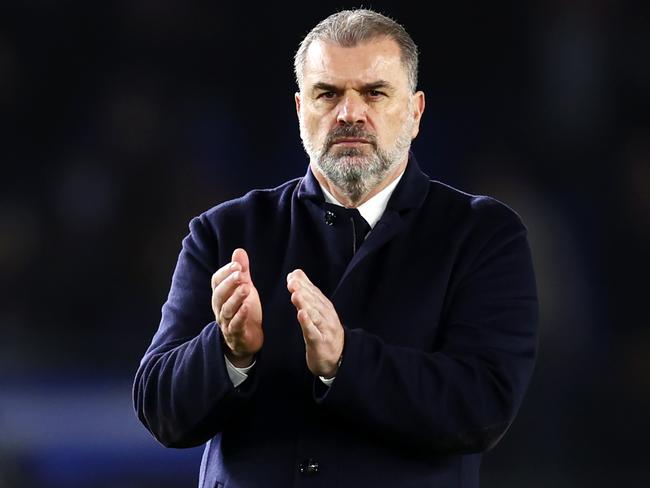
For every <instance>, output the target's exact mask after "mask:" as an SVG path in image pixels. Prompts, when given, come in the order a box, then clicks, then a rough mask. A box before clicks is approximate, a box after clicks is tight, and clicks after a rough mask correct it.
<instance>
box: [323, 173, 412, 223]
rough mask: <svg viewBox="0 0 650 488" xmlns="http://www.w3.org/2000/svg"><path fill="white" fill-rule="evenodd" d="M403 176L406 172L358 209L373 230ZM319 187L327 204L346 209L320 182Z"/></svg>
mask: <svg viewBox="0 0 650 488" xmlns="http://www.w3.org/2000/svg"><path fill="white" fill-rule="evenodd" d="M403 175H404V171H402V172H401V173H400V174H399V176H398V177H397V178H395V179H394V180H393V181H391V182H390V184H389V185H388V186H387V187H386V188H384V189H383V190H381V191H380V192H379V193H377V194H376V195H375V196H373V197H372V198H370V199H369V200H367V201H365V202H363V203H362V204H361V205H359V206H358V207H357V210H359V213H360V214H361V216H362V217H363V218H364V219H365V220H366V222H368V224H369V225H370V227H371V228H374V227H375V224H376V223H377V222H378V221H379V219H380V218H381V216H382V215H383V213H384V210H386V205H387V204H388V200H389V199H390V197H391V195H392V194H393V190H395V187H396V186H397V184H398V183H399V181H400V180H401V179H402V176H403ZM318 185H319V186H320V189H321V190H322V191H323V196H324V197H325V201H326V202H327V203H333V204H334V205H338V206H339V207H344V205H343V204H342V203H341V202H339V201H338V200H337V199H336V198H335V197H334V195H332V194H331V193H330V192H329V191H327V189H326V188H325V187H324V186H323V185H321V184H320V182H319V183H318Z"/></svg>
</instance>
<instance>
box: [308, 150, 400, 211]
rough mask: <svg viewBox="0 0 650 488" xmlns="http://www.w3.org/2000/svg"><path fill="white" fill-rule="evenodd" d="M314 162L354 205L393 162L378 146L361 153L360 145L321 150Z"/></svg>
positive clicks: (381, 178)
mask: <svg viewBox="0 0 650 488" xmlns="http://www.w3.org/2000/svg"><path fill="white" fill-rule="evenodd" d="M316 166H318V168H319V169H320V170H321V171H322V172H323V174H324V175H325V176H326V177H327V179H328V180H329V181H331V182H332V184H333V185H334V186H336V187H337V188H338V189H339V190H341V192H343V193H344V194H345V195H346V196H347V197H348V198H349V199H350V201H351V203H352V204H353V205H356V204H357V203H358V202H359V201H361V199H362V198H363V197H364V196H365V195H367V194H368V193H369V192H370V191H372V190H373V189H374V188H376V187H377V185H378V184H379V183H380V182H381V181H383V179H384V178H385V177H386V175H387V174H388V172H389V171H390V170H391V169H392V168H393V167H394V166H395V164H394V161H392V160H391V159H390V158H389V157H388V155H387V154H386V153H384V152H383V151H381V150H379V149H375V150H374V151H373V153H372V154H364V151H363V150H362V149H358V148H354V147H351V148H346V149H344V150H342V151H337V152H336V154H333V153H332V152H331V151H327V152H324V153H321V154H320V156H319V157H318V158H317V159H316Z"/></svg>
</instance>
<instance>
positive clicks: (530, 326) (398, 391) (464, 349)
mask: <svg viewBox="0 0 650 488" xmlns="http://www.w3.org/2000/svg"><path fill="white" fill-rule="evenodd" d="M491 202H492V203H487V204H485V205H484V207H485V208H481V213H482V215H481V219H480V225H478V227H479V228H478V229H476V231H475V232H473V234H472V233H470V235H468V236H467V239H468V244H467V245H466V246H465V247H466V248H467V250H468V252H467V254H468V257H465V258H463V262H462V263H457V266H456V267H457V268H459V269H462V270H461V271H458V273H460V275H461V276H460V278H459V279H457V280H456V283H455V284H454V285H453V287H450V289H449V290H448V296H447V297H446V298H445V303H446V306H445V310H444V316H443V317H442V321H441V323H440V324H439V325H438V327H439V334H440V335H439V341H438V342H437V345H436V347H435V349H434V350H431V351H423V350H420V349H414V348H407V347H402V346H395V345H391V344H388V343H386V342H385V341H383V340H382V339H381V338H380V337H378V336H376V335H373V334H371V333H369V332H367V331H365V330H364V329H362V328H359V327H356V328H355V324H347V325H348V327H349V328H346V331H345V346H344V351H343V358H342V363H341V367H340V369H339V371H338V373H337V376H336V379H335V381H334V383H333V384H332V386H331V387H330V388H329V389H328V388H327V387H325V386H324V385H322V384H320V382H318V381H316V382H315V383H314V394H315V400H316V401H317V402H318V403H319V404H320V405H321V407H322V408H324V409H327V410H328V411H330V412H332V413H334V414H336V415H338V416H339V417H340V418H342V419H343V420H347V421H350V422H353V423H354V425H355V426H361V428H365V429H367V431H368V432H374V433H376V435H380V436H381V437H382V438H384V439H386V438H390V439H392V440H393V441H395V442H401V443H402V444H403V445H404V446H405V447H413V448H417V449H419V450H421V449H425V450H428V451H431V452H435V453H444V454H461V453H475V452H481V451H485V450H487V449H489V448H491V447H492V446H493V445H494V444H496V442H497V441H498V440H499V439H500V438H501V436H502V435H503V434H504V433H505V431H506V429H507V428H508V427H509V425H510V423H511V422H512V420H513V419H514V417H515V414H516V412H517V410H518V408H519V405H520V403H521V401H522V398H523V396H524V392H525V390H526V388H527V384H528V382H529V379H530V376H531V374H532V370H533V366H534V361H535V355H536V346H537V316H538V304H537V292H536V285H535V279H534V273H533V267H532V259H531V254H530V249H529V245H528V241H527V237H526V229H525V227H524V226H523V224H522V223H521V221H520V220H519V218H518V216H516V214H514V213H513V212H512V211H511V210H509V209H507V208H506V207H504V206H503V205H501V204H499V203H496V202H495V201H493V200H491ZM404 320H405V321H408V320H409V317H408V313H406V314H404ZM396 326H399V324H396ZM431 326H433V324H428V323H418V324H408V323H407V324H403V327H405V328H408V327H431Z"/></svg>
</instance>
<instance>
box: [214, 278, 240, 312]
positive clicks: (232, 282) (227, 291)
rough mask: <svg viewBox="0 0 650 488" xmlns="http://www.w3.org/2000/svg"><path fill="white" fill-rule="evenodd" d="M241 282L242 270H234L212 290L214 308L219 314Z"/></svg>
mask: <svg viewBox="0 0 650 488" xmlns="http://www.w3.org/2000/svg"><path fill="white" fill-rule="evenodd" d="M241 282H242V278H241V271H233V272H232V273H230V275H228V276H227V279H224V280H223V281H222V282H221V283H219V284H218V285H217V287H216V288H215V289H214V290H213V291H212V309H213V310H214V313H215V314H216V315H217V316H219V315H220V314H221V307H222V306H223V304H224V303H225V302H226V300H228V299H229V298H230V297H231V296H232V294H233V292H234V291H235V289H236V288H237V286H238V285H240V284H241Z"/></svg>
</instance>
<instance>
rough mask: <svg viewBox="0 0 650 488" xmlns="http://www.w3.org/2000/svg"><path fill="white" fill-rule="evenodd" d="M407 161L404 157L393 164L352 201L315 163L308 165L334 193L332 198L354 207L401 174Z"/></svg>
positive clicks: (323, 184) (329, 190)
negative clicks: (395, 164)
mask: <svg viewBox="0 0 650 488" xmlns="http://www.w3.org/2000/svg"><path fill="white" fill-rule="evenodd" d="M407 163H408V157H406V158H405V159H404V161H402V162H401V163H400V164H398V165H397V166H395V168H393V170H391V171H390V172H389V173H388V174H387V175H386V177H385V178H384V179H383V180H381V181H380V182H379V184H378V185H376V186H375V187H374V188H371V189H370V190H369V191H368V192H367V193H366V194H365V195H363V196H362V197H361V199H359V200H358V201H353V200H351V199H350V197H349V196H348V194H347V193H345V192H343V191H342V190H341V189H340V188H339V187H338V186H336V185H334V183H332V182H331V181H330V180H328V179H327V177H326V176H325V175H324V174H323V173H322V172H321V170H320V169H319V168H318V166H317V165H316V164H314V163H313V162H311V163H310V164H309V165H310V167H311V171H312V173H314V177H315V178H316V180H317V181H318V182H319V183H320V184H321V185H322V186H323V187H325V189H327V191H328V192H330V193H331V194H332V195H334V198H336V199H337V200H338V201H339V202H341V203H342V204H343V205H345V206H346V207H347V208H356V207H358V206H359V205H362V204H364V203H366V202H367V201H368V200H370V199H371V198H372V197H374V196H375V195H376V194H377V193H379V192H380V191H382V190H383V189H384V188H386V187H387V186H388V185H390V184H391V183H392V182H393V181H395V178H397V177H398V176H399V175H401V174H402V173H403V172H404V169H405V168H406V165H407Z"/></svg>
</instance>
